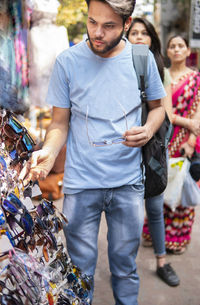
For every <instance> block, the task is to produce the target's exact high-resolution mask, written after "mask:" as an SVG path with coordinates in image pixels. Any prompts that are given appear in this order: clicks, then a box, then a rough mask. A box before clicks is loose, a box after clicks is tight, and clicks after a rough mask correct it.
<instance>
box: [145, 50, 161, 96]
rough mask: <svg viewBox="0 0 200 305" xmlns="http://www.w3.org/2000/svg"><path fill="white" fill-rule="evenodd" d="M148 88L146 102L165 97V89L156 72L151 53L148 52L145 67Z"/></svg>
mask: <svg viewBox="0 0 200 305" xmlns="http://www.w3.org/2000/svg"><path fill="white" fill-rule="evenodd" d="M147 81H148V88H147V89H146V94H147V100H148V101H152V100H158V99H161V98H163V97H164V96H166V93H165V89H164V87H163V84H162V80H161V78H160V74H159V72H158V68H157V64H156V61H155V59H154V56H153V53H152V52H151V51H149V55H148V67H147Z"/></svg>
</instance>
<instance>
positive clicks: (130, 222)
mask: <svg viewBox="0 0 200 305" xmlns="http://www.w3.org/2000/svg"><path fill="white" fill-rule="evenodd" d="M87 4H88V20H87V30H88V39H87V40H86V41H83V42H81V43H79V44H77V45H75V46H73V47H71V48H70V49H67V50H66V51H64V52H63V53H61V54H60V55H59V56H58V57H57V60H56V63H55V66H54V69H53V72H52V76H51V80H50V85H49V91H48V95H47V102H48V103H49V104H51V105H52V106H53V114H52V123H51V125H50V127H49V128H48V131H47V134H46V138H45V142H44V145H43V148H42V150H40V151H37V152H34V153H33V155H32V160H31V162H32V163H31V164H30V166H31V171H30V173H29V174H28V176H27V178H26V179H27V180H29V179H38V178H40V179H41V178H45V177H46V176H47V174H48V173H49V171H50V170H51V168H52V166H53V164H54V162H55V159H56V157H57V155H58V153H59V151H60V150H61V148H62V146H63V145H64V144H65V143H66V141H67V155H66V164H65V175H64V193H65V197H64V203H63V211H64V213H65V214H66V216H67V218H68V220H69V224H68V226H67V227H66V228H65V234H66V237H67V247H68V252H69V254H70V256H71V259H72V261H73V263H74V264H75V265H77V266H78V267H80V268H81V270H82V272H84V273H86V274H87V275H90V276H91V277H93V276H94V272H95V267H96V261H97V238H98V231H99V224H100V219H101V213H102V211H104V212H105V217H106V221H107V225H108V255H109V263H110V270H111V273H112V287H113V293H114V298H115V300H116V305H136V304H137V296H138V289H139V278H138V275H137V272H136V263H135V258H136V255H137V251H138V247H139V242H140V235H141V230H142V225H143V198H144V185H143V183H142V181H143V179H142V178H143V177H142V169H141V158H142V157H141V147H142V146H143V145H144V144H145V143H147V142H148V141H149V140H150V139H151V137H152V136H153V134H154V133H155V131H156V130H157V129H158V128H159V126H160V125H161V123H162V121H163V119H164V110H163V107H162V106H161V102H160V99H161V98H162V97H164V96H165V91H164V89H163V86H162V82H161V80H160V77H159V73H158V70H157V66H156V63H155V60H154V58H153V55H152V53H151V52H149V57H148V89H147V92H146V93H147V97H148V105H149V109H150V111H149V115H148V120H147V123H146V124H145V125H144V126H141V107H140V106H141V100H140V92H139V90H138V84H137V78H136V73H135V71H134V69H133V63H132V55H131V44H130V43H129V42H128V41H127V40H126V39H124V38H123V33H124V31H127V30H128V28H129V26H130V23H131V17H130V16H131V15H132V12H133V9H134V5H135V0H121V1H119V0H91V1H90V0H88V1H87ZM108 303H109V300H108Z"/></svg>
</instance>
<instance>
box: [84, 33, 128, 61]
mask: <svg viewBox="0 0 200 305" xmlns="http://www.w3.org/2000/svg"><path fill="white" fill-rule="evenodd" d="M123 34H124V29H123V30H122V31H121V33H120V34H119V36H118V37H117V38H115V39H114V40H112V41H111V42H110V43H106V42H104V40H102V39H99V38H98V37H95V38H93V40H95V39H97V40H99V41H102V42H104V43H105V47H104V48H103V49H102V50H98V49H97V48H95V47H94V45H93V42H92V40H91V38H90V36H89V33H88V31H87V35H88V39H89V42H90V47H91V49H92V51H93V52H94V53H95V54H97V55H101V54H105V53H107V52H109V51H111V50H112V49H113V48H114V47H116V46H117V45H118V43H119V42H120V41H121V39H122V37H123Z"/></svg>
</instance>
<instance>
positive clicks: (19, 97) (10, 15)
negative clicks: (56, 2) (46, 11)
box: [0, 0, 29, 113]
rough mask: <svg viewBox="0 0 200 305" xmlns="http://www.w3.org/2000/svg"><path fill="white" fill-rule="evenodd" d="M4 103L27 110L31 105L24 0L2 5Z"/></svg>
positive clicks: (0, 97)
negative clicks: (29, 102)
mask: <svg viewBox="0 0 200 305" xmlns="http://www.w3.org/2000/svg"><path fill="white" fill-rule="evenodd" d="M0 10H1V11H0V12H1V15H2V16H3V18H2V23H1V25H0V106H1V107H3V108H6V109H9V110H12V111H13V112H16V113H24V112H25V111H26V110H27V109H28V107H29V105H28V64H27V38H26V36H27V30H26V29H24V28H23V23H22V16H23V13H24V12H23V10H22V3H21V1H20V0H13V1H12V0H9V1H4V5H3V6H1V7H0Z"/></svg>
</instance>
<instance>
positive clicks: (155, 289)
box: [55, 200, 200, 305]
mask: <svg viewBox="0 0 200 305" xmlns="http://www.w3.org/2000/svg"><path fill="white" fill-rule="evenodd" d="M55 204H57V205H58V206H59V208H61V206H62V200H58V201H57V202H55ZM106 234H107V227H106V222H105V217H104V215H102V220H101V226H100V231H99V243H98V244H99V255H98V263H97V268H96V274H95V291H94V300H93V305H114V304H115V302H114V298H113V296H112V290H111V286H110V272H109V266H108V259H107V239H106ZM166 259H167V262H170V263H171V264H172V266H173V268H174V269H175V270H176V272H177V274H178V275H179V277H180V281H181V282H180V285H179V286H178V287H169V286H168V285H166V284H165V283H164V282H162V281H161V280H160V279H159V278H158V277H157V275H156V272H155V270H156V260H155V258H154V255H153V249H152V248H151V247H150V248H144V247H143V246H142V245H141V246H140V249H139V253H138V257H137V266H138V274H139V276H140V292H139V299H138V304H139V305H200V261H199V260H200V207H197V208H196V216H195V222H194V225H193V231H192V239H191V243H190V245H189V246H188V248H187V251H186V252H185V253H184V254H182V255H167V257H166ZM127 305H133V304H127Z"/></svg>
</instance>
